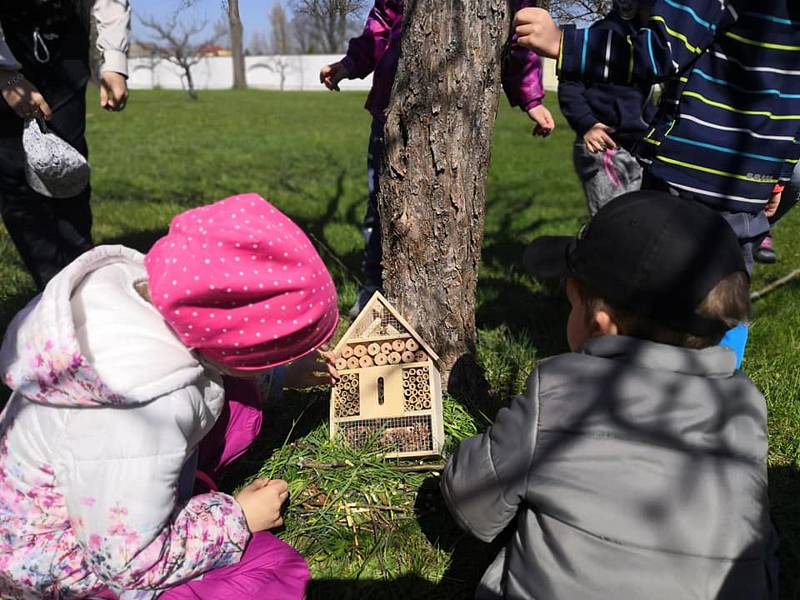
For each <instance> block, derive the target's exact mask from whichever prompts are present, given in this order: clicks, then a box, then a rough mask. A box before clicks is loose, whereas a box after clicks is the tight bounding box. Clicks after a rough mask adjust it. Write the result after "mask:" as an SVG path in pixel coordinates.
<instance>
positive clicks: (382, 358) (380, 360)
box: [374, 354, 389, 367]
mask: <svg viewBox="0 0 800 600" xmlns="http://www.w3.org/2000/svg"><path fill="white" fill-rule="evenodd" d="M374 360H375V364H376V365H378V366H379V367H382V366H383V365H385V364H386V363H387V362H389V357H387V356H386V355H385V354H378V355H377V356H376V357H375V359H374Z"/></svg>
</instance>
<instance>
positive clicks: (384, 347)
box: [381, 342, 392, 356]
mask: <svg viewBox="0 0 800 600" xmlns="http://www.w3.org/2000/svg"><path fill="white" fill-rule="evenodd" d="M391 353H392V344H391V343H389V342H383V343H382V344H381V354H385V355H386V356H389V354H391Z"/></svg>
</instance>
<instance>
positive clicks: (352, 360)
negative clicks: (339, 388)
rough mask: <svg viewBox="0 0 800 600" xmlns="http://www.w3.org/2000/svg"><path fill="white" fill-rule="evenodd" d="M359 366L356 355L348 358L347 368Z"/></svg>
mask: <svg viewBox="0 0 800 600" xmlns="http://www.w3.org/2000/svg"><path fill="white" fill-rule="evenodd" d="M358 367H359V363H358V359H357V358H356V357H355V356H351V357H350V358H348V359H347V368H348V369H357V368H358Z"/></svg>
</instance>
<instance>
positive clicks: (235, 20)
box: [228, 0, 247, 89]
mask: <svg viewBox="0 0 800 600" xmlns="http://www.w3.org/2000/svg"><path fill="white" fill-rule="evenodd" d="M228 26H229V27H230V30H231V55H232V57H233V87H234V88H235V89H243V88H246V87H247V78H246V76H245V72H244V43H243V42H242V38H243V37H244V35H243V30H242V20H241V18H239V0H228Z"/></svg>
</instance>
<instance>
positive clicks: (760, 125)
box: [558, 0, 800, 213]
mask: <svg viewBox="0 0 800 600" xmlns="http://www.w3.org/2000/svg"><path fill="white" fill-rule="evenodd" d="M558 69H559V76H560V77H561V78H562V79H566V80H590V81H610V82H616V83H626V82H627V83H633V84H638V85H642V84H647V83H651V82H656V81H665V82H668V83H667V86H666V91H665V94H664V96H663V97H662V101H661V104H660V107H659V112H658V115H657V116H656V118H655V120H654V122H653V128H652V129H651V130H650V131H649V133H648V134H647V135H646V136H645V138H644V140H643V141H642V143H640V144H639V151H638V154H639V156H640V158H641V159H642V161H643V162H645V163H647V164H649V169H650V173H651V174H652V175H653V176H654V177H656V178H658V179H661V180H664V181H665V182H667V183H668V184H669V185H670V186H672V187H674V188H676V189H678V190H680V191H681V192H682V193H683V194H686V195H688V196H694V197H696V198H697V199H698V200H701V201H703V202H705V203H707V204H711V205H713V206H716V207H717V208H719V209H722V210H729V211H735V212H750V213H757V212H758V211H760V210H762V209H763V207H764V204H765V203H766V201H767V199H768V198H769V196H770V193H771V192H772V190H773V188H774V187H775V185H776V184H777V183H779V182H782V181H787V180H788V179H789V176H790V175H791V172H792V169H793V168H794V165H795V164H796V163H797V159H798V157H800V145H798V134H800V0H758V1H757V2H756V1H755V0H656V1H655V3H654V6H653V12H652V16H651V17H650V20H649V22H648V26H647V27H645V28H643V29H641V30H639V32H638V33H637V34H635V35H627V36H623V35H620V34H617V33H615V32H611V31H608V30H605V29H604V30H599V29H594V28H591V27H590V28H588V29H575V28H574V27H566V28H565V29H564V32H563V38H562V43H561V55H560V56H559V60H558Z"/></svg>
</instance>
